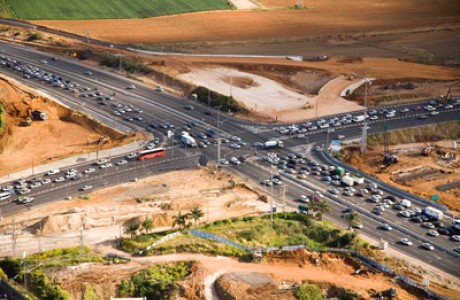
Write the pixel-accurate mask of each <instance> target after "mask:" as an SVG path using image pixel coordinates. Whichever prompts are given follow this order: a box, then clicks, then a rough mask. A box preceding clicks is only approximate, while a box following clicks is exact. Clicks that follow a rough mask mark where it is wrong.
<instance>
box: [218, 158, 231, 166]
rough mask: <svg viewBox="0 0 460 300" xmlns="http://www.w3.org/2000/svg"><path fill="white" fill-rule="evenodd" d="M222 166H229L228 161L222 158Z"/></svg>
mask: <svg viewBox="0 0 460 300" xmlns="http://www.w3.org/2000/svg"><path fill="white" fill-rule="evenodd" d="M219 162H220V164H221V165H223V166H227V165H228V164H229V162H228V160H226V159H225V158H221V159H220V160H219Z"/></svg>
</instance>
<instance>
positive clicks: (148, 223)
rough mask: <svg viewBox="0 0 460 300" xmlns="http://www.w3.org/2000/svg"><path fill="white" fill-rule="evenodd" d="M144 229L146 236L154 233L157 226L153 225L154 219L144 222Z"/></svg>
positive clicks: (147, 219)
mask: <svg viewBox="0 0 460 300" xmlns="http://www.w3.org/2000/svg"><path fill="white" fill-rule="evenodd" d="M142 227H143V228H144V230H145V233H146V234H147V232H149V231H152V229H153V228H155V225H153V219H152V218H146V219H145V220H144V221H143V222H142Z"/></svg>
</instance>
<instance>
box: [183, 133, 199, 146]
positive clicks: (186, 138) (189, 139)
mask: <svg viewBox="0 0 460 300" xmlns="http://www.w3.org/2000/svg"><path fill="white" fill-rule="evenodd" d="M180 140H181V142H182V143H184V145H185V147H192V148H193V147H196V145H197V144H196V140H195V139H194V138H193V137H191V136H190V134H189V133H188V132H187V131H182V133H181V135H180Z"/></svg>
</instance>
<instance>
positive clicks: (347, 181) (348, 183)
mask: <svg viewBox="0 0 460 300" xmlns="http://www.w3.org/2000/svg"><path fill="white" fill-rule="evenodd" d="M342 183H343V184H344V185H346V186H353V185H354V184H355V181H354V180H353V178H351V177H350V176H343V177H342Z"/></svg>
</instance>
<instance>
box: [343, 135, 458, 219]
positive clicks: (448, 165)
mask: <svg viewBox="0 0 460 300" xmlns="http://www.w3.org/2000/svg"><path fill="white" fill-rule="evenodd" d="M436 145H438V146H439V147H440V148H439V150H440V151H439V152H437V151H436V150H433V151H432V153H431V154H430V155H429V156H422V155H421V149H422V148H424V147H436ZM390 148H391V150H392V151H395V152H397V155H398V158H399V163H397V164H394V165H391V166H389V167H388V168H386V169H385V170H382V169H381V165H382V153H383V148H382V147H369V148H368V151H367V153H366V156H365V158H364V157H363V156H361V154H360V153H359V149H358V148H354V147H352V148H349V149H347V153H348V154H347V157H348V158H347V160H348V163H350V164H351V165H353V166H354V167H357V168H358V169H360V170H362V171H364V172H367V173H369V174H372V175H373V176H376V177H377V178H379V179H380V180H383V181H385V182H388V183H390V184H392V185H394V186H397V187H398V188H400V189H402V190H405V191H408V192H410V193H413V194H415V195H418V196H421V197H423V198H425V199H430V198H431V196H434V195H438V196H439V199H440V202H441V203H443V204H445V205H446V206H448V207H449V208H450V209H451V210H452V211H454V212H460V202H459V201H458V199H459V197H460V189H458V188H457V189H450V190H447V191H440V190H439V189H437V186H439V185H442V184H445V183H449V182H453V181H456V180H458V178H459V173H460V164H459V162H458V160H451V159H446V158H444V157H443V155H441V154H445V153H446V152H449V153H452V152H453V153H457V154H456V155H457V157H458V156H459V155H460V151H459V150H458V149H456V150H453V149H452V141H445V142H435V143H414V144H405V145H398V146H395V147H390ZM423 169H425V170H435V171H437V172H436V173H433V174H431V175H429V176H420V177H418V178H413V180H407V181H401V180H399V178H407V176H408V175H409V176H414V175H416V174H419V173H421V172H422V171H423ZM414 177H415V176H414ZM421 186H423V189H421V188H420V187H421Z"/></svg>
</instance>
